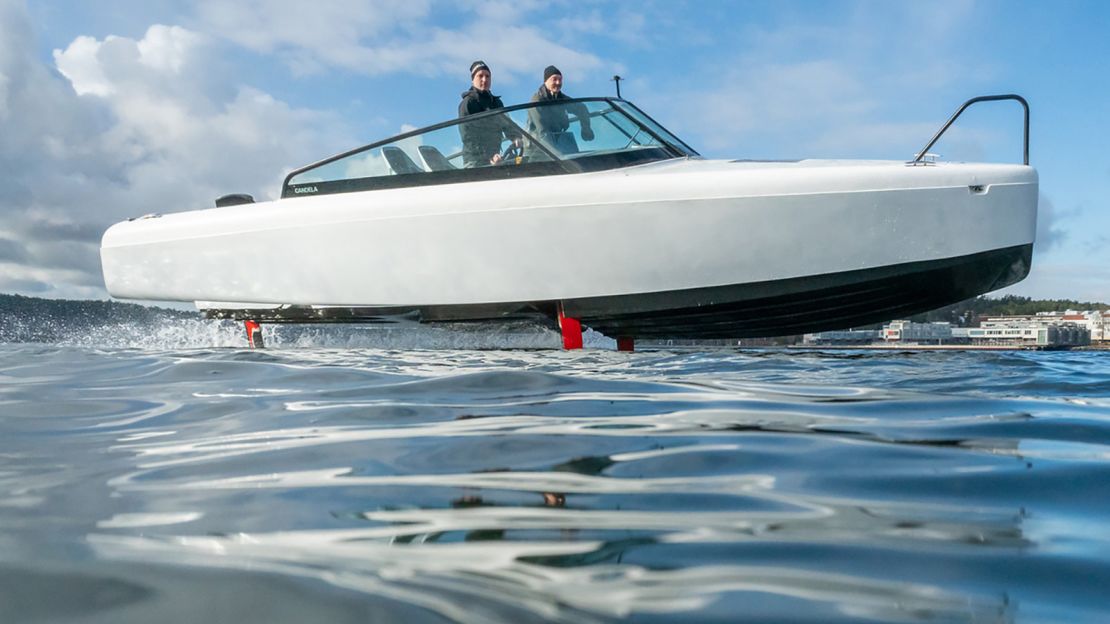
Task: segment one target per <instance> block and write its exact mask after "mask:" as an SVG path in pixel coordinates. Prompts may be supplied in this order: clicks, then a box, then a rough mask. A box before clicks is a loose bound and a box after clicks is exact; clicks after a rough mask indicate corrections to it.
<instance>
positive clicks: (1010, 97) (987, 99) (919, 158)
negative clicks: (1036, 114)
mask: <svg viewBox="0 0 1110 624" xmlns="http://www.w3.org/2000/svg"><path fill="white" fill-rule="evenodd" d="M997 100H1016V101H1017V102H1019V103H1021V106H1022V108H1024V109H1025V164H1026V165H1028V164H1029V102H1026V101H1025V98H1023V97H1021V96H1020V95H1016V94H1013V93H1007V94H1005V95H980V96H979V97H973V98H971V99H970V100H968V101H966V102H964V104H963V106H961V107H960V108H959V110H957V111H956V113H955V114H954V115H952V116H951V117H949V118H948V121H946V122H944V125H943V126H941V128H940V130H938V131H937V133H936V134H934V135H933V138H932V140H930V141H929V144H928V145H926V146H925V147H924V148H923V149H922V150H921V151H920V152H918V154H917V157H916V158H914V159H913V160H911V161H910V164H911V165H915V164H917V163H920V162H923V161H922V159H923V158H925V155H926V154H927V153H928V151H929V148H931V147H933V145H934V144H935V143H936V142H937V140H939V139H940V135H942V134H944V132H945V131H946V130H948V127H949V126H951V125H952V122H954V121H956V118H957V117H959V116H960V114H961V113H963V112H964V111H965V110H967V107H969V106H971V105H972V104H975V103H977V102H994V101H997Z"/></svg>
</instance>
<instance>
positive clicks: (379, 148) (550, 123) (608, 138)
mask: <svg viewBox="0 0 1110 624" xmlns="http://www.w3.org/2000/svg"><path fill="white" fill-rule="evenodd" d="M696 155H697V153H696V152H694V151H693V150H692V149H690V148H689V146H687V145H686V144H685V143H683V142H682V141H680V140H678V139H677V138H675V137H674V136H673V135H672V134H670V133H669V132H667V131H666V130H665V129H664V128H663V127H662V126H660V125H659V124H657V123H656V122H655V121H654V120H652V119H651V118H650V117H647V116H646V115H644V114H643V113H642V112H640V111H639V109H637V108H635V107H634V106H631V105H630V104H628V103H623V102H621V101H619V100H609V99H584V100H554V101H549V102H537V103H533V104H527V105H522V106H515V107H512V108H506V109H499V110H496V111H490V112H487V113H483V114H479V115H472V116H470V117H463V118H461V119H458V120H454V121H450V122H446V123H443V124H438V125H436V126H432V127H430V128H426V129H423V130H417V131H415V132H410V133H407V134H404V135H400V136H398V137H394V138H393V139H388V140H386V141H383V142H380V143H375V144H372V145H368V146H366V147H362V148H359V149H357V150H353V151H351V152H347V153H345V154H340V155H338V156H335V157H332V158H329V159H327V160H324V161H321V162H320V163H317V164H314V165H310V166H308V167H304V168H302V169H299V170H297V171H294V172H293V173H291V174H289V176H288V177H287V178H286V181H285V188H284V189H283V192H282V196H283V197H288V196H300V195H306V194H310V195H315V194H321V193H334V192H345V191H356V190H369V189H374V188H397V187H401V186H419V185H424V184H447V183H454V182H464V181H473V180H482V179H498V178H510V177H527V176H535V175H557V174H565V173H579V172H582V171H596V170H601V169H612V168H617V167H623V166H629V165H633V164H639V163H642V162H650V161H653V160H664V159H669V158H678V157H688V156H696Z"/></svg>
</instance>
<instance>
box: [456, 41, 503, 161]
mask: <svg viewBox="0 0 1110 624" xmlns="http://www.w3.org/2000/svg"><path fill="white" fill-rule="evenodd" d="M492 84H493V74H492V73H491V72H490V69H489V66H488V65H486V64H485V62H483V61H474V62H473V63H471V64H470V85H471V86H470V88H469V89H467V90H466V91H463V93H462V102H459V117H466V116H467V115H474V114H477V113H484V112H485V111H488V110H494V109H497V108H505V105H504V104H502V103H501V98H499V97H497V96H496V95H494V94H493V93H491V92H490V86H491V85H492ZM459 134H461V135H462V142H463V166H465V167H467V168H470V167H485V166H487V165H496V164H497V163H498V162H500V161H501V140H502V138H507V137H508V135H507V134H506V132H505V130H504V128H503V122H502V120H501V119H500V118H496V117H495V118H492V119H482V120H477V121H472V122H469V123H467V122H464V123H461V124H459Z"/></svg>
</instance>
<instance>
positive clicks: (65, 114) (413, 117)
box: [0, 0, 1110, 302]
mask: <svg viewBox="0 0 1110 624" xmlns="http://www.w3.org/2000/svg"><path fill="white" fill-rule="evenodd" d="M1108 33H1110V2H1104V1H1102V0H1090V1H1070V2H1069V1H1067V0H1057V1H1054V2H1042V1H1022V0H1008V1H976V0H931V1H930V2H914V3H909V2H887V1H880V0H868V1H856V2H848V1H843V2H838V1H835V0H828V1H802V0H796V1H791V0H779V1H775V2H771V1H767V2H756V1H745V2H740V1H734V2H724V1H713V0H699V1H691V2H680V1H676V0H662V1H658V2H657V1H654V0H639V1H637V2H616V1H613V2H605V1H590V0H572V1H566V2H564V1H561V0H536V1H533V0H512V1H504V2H503V1H499V0H486V1H480V0H479V1H473V2H471V1H468V0H450V1H449V2H440V1H436V0H396V1H394V0H316V1H315V2H303V1H294V0H238V1H237V2H227V1H226V0H188V1H179V0H145V1H144V2H138V1H136V0H97V1H96V2H85V1H79V0H35V1H33V2H25V1H24V0H0V293H15V294H23V295H30V296H40V297H51V298H77V299H84V298H89V299H104V298H107V293H106V292H105V290H104V286H103V282H102V277H101V274H100V261H99V243H100V237H101V235H102V234H103V232H104V230H105V229H106V228H107V227H108V226H109V225H111V224H112V223H115V222H117V221H120V220H123V219H126V218H129V217H135V216H140V215H144V214H148V213H152V212H158V213H168V212H179V211H183V210H193V209H198V208H206V207H209V206H212V205H213V204H212V202H213V200H214V199H215V198H216V197H218V196H221V195H225V194H228V193H250V194H252V195H254V196H255V198H256V199H275V198H277V196H278V195H279V191H280V186H281V180H282V179H283V178H284V176H285V175H286V174H287V173H288V172H289V171H290V170H292V169H295V168H297V167H299V166H302V165H305V164H308V163H310V162H314V161H317V160H319V159H321V158H324V157H327V156H330V155H332V154H335V153H338V152H341V151H345V150H347V149H350V148H353V147H357V146H359V145H364V144H367V143H370V142H373V141H377V140H380V139H384V138H387V137H389V136H392V135H394V134H397V133H399V132H401V131H402V130H403V129H411V128H414V127H422V126H426V125H430V124H433V123H437V122H440V121H444V120H447V119H450V118H452V117H454V116H455V115H456V114H457V113H456V111H457V107H458V102H459V96H460V94H461V92H463V91H464V90H465V89H467V88H468V87H469V73H468V69H469V66H470V63H471V62H472V61H474V60H476V59H482V60H484V61H485V62H486V63H487V64H488V65H489V66H490V67H491V69H492V70H493V92H494V93H496V94H498V95H500V96H501V97H502V99H503V100H504V101H505V103H506V104H507V105H511V104H515V103H521V102H525V101H527V100H528V98H529V97H530V95H531V93H532V92H534V91H535V90H536V88H537V87H538V86H539V84H540V83H541V81H542V75H543V69H544V67H546V66H547V65H550V64H554V65H556V66H558V67H559V68H560V69H561V70H562V72H563V76H564V90H565V91H566V92H567V93H569V94H570V95H572V96H596V95H611V94H613V93H614V83H613V81H612V80H611V78H612V77H613V76H614V75H620V76H622V77H623V79H624V80H623V81H622V82H621V93H622V95H623V96H624V97H625V98H627V99H629V100H631V101H633V102H635V103H636V104H637V105H638V106H640V107H641V108H643V109H644V110H645V111H647V112H648V113H649V114H651V115H652V116H653V117H655V118H656V119H657V120H659V121H660V122H661V123H662V124H663V125H664V126H666V127H667V128H669V129H670V130H671V131H673V132H674V133H675V134H677V135H678V136H680V137H682V138H683V139H684V140H685V141H686V142H687V143H689V144H690V145H691V146H693V147H694V148H695V149H697V150H698V151H700V152H701V153H702V154H703V155H704V156H706V157H717V158H867V159H898V160H907V159H909V158H911V157H912V156H913V154H914V153H915V152H917V151H918V150H920V149H921V148H922V147H923V146H924V145H925V143H926V142H927V141H928V139H929V138H930V137H931V136H932V135H933V133H934V132H935V131H936V130H937V129H938V128H939V127H940V125H941V124H942V123H943V122H944V121H945V120H946V119H947V118H948V117H949V115H951V114H952V113H953V112H954V111H955V109H956V108H957V107H958V106H959V105H960V104H961V103H962V102H964V101H965V100H967V99H969V98H971V97H974V96H977V95H983V94H995V93H1018V94H1021V95H1023V96H1024V97H1025V98H1026V99H1028V100H1029V103H1030V107H1031V110H1032V115H1031V116H1032V121H1031V137H1030V143H1031V145H1030V159H1031V164H1032V165H1033V166H1035V167H1036V168H1037V170H1038V172H1039V174H1040V192H1041V195H1040V205H1039V216H1038V226H1037V242H1036V245H1035V247H1034V257H1033V270H1032V272H1031V273H1030V275H1029V277H1028V278H1026V279H1025V280H1024V281H1023V282H1021V283H1019V284H1016V285H1014V286H1011V287H1009V288H1007V289H1006V290H1004V291H1000V293H997V294H1015V295H1022V296H1028V297H1034V298H1052V299H1075V300H1079V301H1099V302H1110V206H1107V203H1108V202H1107V197H1108V196H1110V36H1108ZM932 151H933V152H935V153H938V154H940V155H941V158H942V159H943V160H954V161H990V162H1020V161H1021V109H1020V107H1019V106H1018V105H1017V104H1016V103H1014V102H993V103H986V104H980V105H977V106H975V107H973V108H972V109H970V110H969V111H968V112H967V113H965V114H964V115H963V116H962V117H961V118H960V120H959V121H958V122H957V124H956V126H954V127H953V129H952V130H951V131H950V132H949V133H948V134H946V135H945V137H944V138H943V139H942V140H941V142H940V143H938V144H937V146H935V147H934V148H933V150H932ZM982 226H983V227H989V224H982Z"/></svg>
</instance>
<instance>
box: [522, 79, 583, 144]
mask: <svg viewBox="0 0 1110 624" xmlns="http://www.w3.org/2000/svg"><path fill="white" fill-rule="evenodd" d="M569 99H571V98H570V97H569V96H568V95H567V94H566V93H563V92H562V91H560V92H558V93H552V92H550V91H548V90H547V87H546V86H545V85H540V88H539V90H538V91H536V92H535V93H534V94H532V101H533V102H546V101H550V100H569ZM568 112H569V113H570V114H572V115H574V116H575V117H577V118H578V123H579V124H581V126H582V130H583V132H585V133H586V134H590V115H589V111H588V110H586V105H585V104H570V105H565V106H541V107H538V108H533V109H531V110H529V111H528V118H529V121H530V122H531V123H530V128H531V129H535V130H537V131H538V132H540V133H541V134H555V133H559V132H566V131H567V128H569V127H570V119H569V117H567V113H568Z"/></svg>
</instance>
